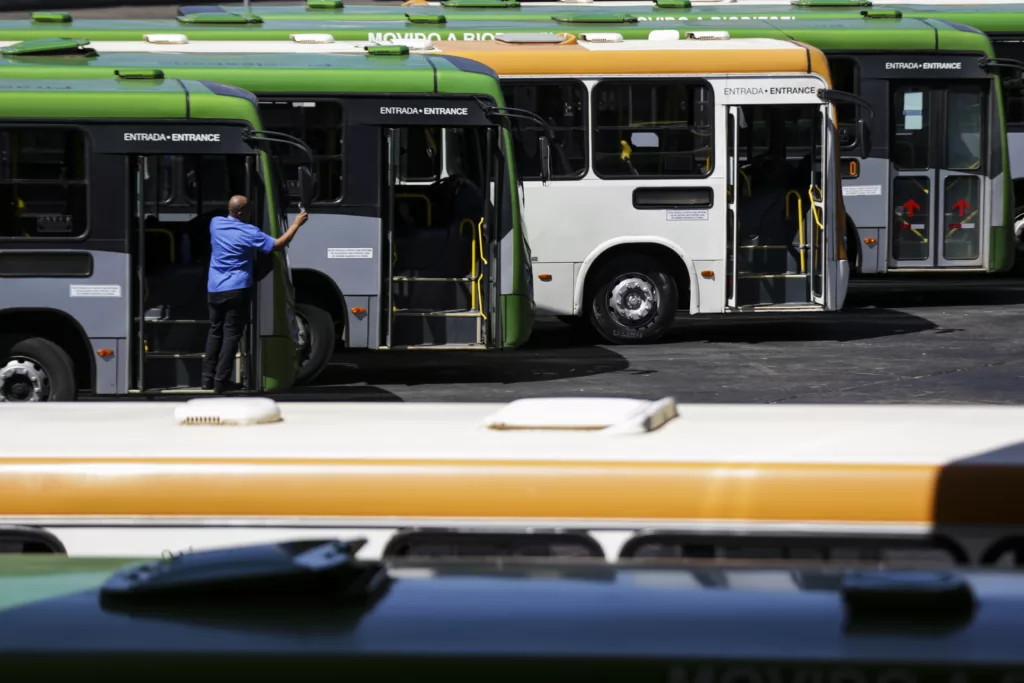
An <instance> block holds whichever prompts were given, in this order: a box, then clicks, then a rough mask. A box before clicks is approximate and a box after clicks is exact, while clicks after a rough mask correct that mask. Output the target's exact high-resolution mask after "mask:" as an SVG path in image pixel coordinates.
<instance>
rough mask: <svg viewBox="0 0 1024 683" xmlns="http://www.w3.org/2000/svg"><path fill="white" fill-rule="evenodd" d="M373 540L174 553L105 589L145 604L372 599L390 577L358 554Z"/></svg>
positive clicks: (109, 595) (113, 599)
mask: <svg viewBox="0 0 1024 683" xmlns="http://www.w3.org/2000/svg"><path fill="white" fill-rule="evenodd" d="M365 544H366V541H364V540H362V539H359V540H351V541H340V540H323V539H322V540H311V541H294V542H289V543H275V544H268V545H255V546H242V547H236V548H226V549H222V550H204V551H197V552H190V553H182V554H178V555H171V556H170V557H167V558H165V559H161V560H157V561H152V562H147V563H143V564H136V565H131V566H128V567H125V568H123V569H121V570H120V571H117V572H115V573H114V574H113V575H112V576H111V577H110V578H109V579H107V581H106V583H104V584H103V586H102V588H101V589H100V599H101V601H103V602H104V603H105V606H115V605H123V606H128V607H130V606H131V605H132V604H138V603H140V602H151V601H153V602H161V601H167V602H169V603H170V604H172V605H174V604H182V605H185V604H188V603H190V602H193V603H199V604H209V603H210V602H214V603H216V602H221V601H223V602H239V603H240V604H249V605H252V604H253V603H260V602H263V601H282V600H283V601H287V602H294V601H295V599H297V598H298V599H301V598H307V599H308V600H309V601H310V602H311V603H313V604H317V603H320V604H325V603H330V602H332V601H336V600H339V599H342V600H345V601H348V600H353V599H361V598H367V597H370V596H371V595H373V594H375V593H376V592H377V591H378V590H379V589H381V588H383V587H384V585H386V583H387V582H388V576H387V570H386V568H385V567H384V566H383V565H382V564H381V563H379V562H364V561H360V560H357V559H356V553H357V552H358V551H359V549H360V548H361V547H363V546H364V545H365Z"/></svg>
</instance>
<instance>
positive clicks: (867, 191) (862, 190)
mask: <svg viewBox="0 0 1024 683" xmlns="http://www.w3.org/2000/svg"><path fill="white" fill-rule="evenodd" d="M843 196H844V197H881V196H882V186H881V185H843Z"/></svg>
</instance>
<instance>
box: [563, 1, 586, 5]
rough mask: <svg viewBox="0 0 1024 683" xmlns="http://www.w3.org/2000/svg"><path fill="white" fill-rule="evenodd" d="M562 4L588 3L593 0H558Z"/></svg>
mask: <svg viewBox="0 0 1024 683" xmlns="http://www.w3.org/2000/svg"><path fill="white" fill-rule="evenodd" d="M558 1H559V2H560V3H562V4H563V5H589V4H591V3H592V2H594V0H558Z"/></svg>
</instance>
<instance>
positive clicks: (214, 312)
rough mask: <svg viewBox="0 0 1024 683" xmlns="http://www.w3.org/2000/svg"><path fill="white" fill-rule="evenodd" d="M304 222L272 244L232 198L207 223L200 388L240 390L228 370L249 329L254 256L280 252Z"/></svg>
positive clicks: (244, 202)
mask: <svg viewBox="0 0 1024 683" xmlns="http://www.w3.org/2000/svg"><path fill="white" fill-rule="evenodd" d="M306 218H307V215H306V212H305V211H303V212H302V213H300V214H299V215H298V216H296V218H295V220H294V221H293V222H292V224H291V225H290V226H289V227H288V230H287V232H285V233H284V234H283V235H281V236H280V237H278V238H277V239H274V238H273V237H271V236H270V235H268V234H266V233H265V232H263V231H262V230H260V229H259V228H257V227H256V226H255V225H250V224H249V222H248V220H249V200H248V199H246V198H245V197H243V196H241V195H235V196H234V197H232V198H231V200H230V201H229V202H228V215H227V216H218V217H216V218H214V219H213V220H212V221H210V242H211V246H212V253H211V255H210V274H209V277H208V279H207V285H206V290H207V303H208V305H209V308H210V334H209V335H208V336H207V338H206V357H205V358H204V359H203V389H213V390H214V391H216V392H217V393H223V392H225V391H236V390H238V389H241V388H242V385H240V384H238V383H237V382H233V381H231V370H232V365H233V364H234V360H235V355H236V354H237V353H238V342H239V339H241V337H242V331H243V330H245V326H246V325H248V324H249V299H250V291H251V289H252V286H253V277H252V266H253V261H255V259H256V251H257V250H259V251H260V252H262V253H264V254H269V253H270V252H272V251H280V250H281V249H284V248H285V247H286V246H288V243H289V242H291V241H292V238H293V237H295V233H296V232H298V230H299V228H300V227H302V224H303V223H305V222H306Z"/></svg>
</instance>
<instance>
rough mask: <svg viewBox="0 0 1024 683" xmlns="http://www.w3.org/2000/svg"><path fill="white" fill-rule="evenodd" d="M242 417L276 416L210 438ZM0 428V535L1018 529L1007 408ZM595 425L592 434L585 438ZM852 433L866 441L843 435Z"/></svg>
mask: <svg viewBox="0 0 1024 683" xmlns="http://www.w3.org/2000/svg"><path fill="white" fill-rule="evenodd" d="M218 401H219V402H218ZM602 401H603V402H602ZM609 401H610V403H607V402H609ZM204 406H208V407H204ZM268 406H269V407H268ZM250 410H252V411H253V412H252V415H254V416H257V417H258V415H259V414H260V412H261V411H264V412H266V411H269V412H268V413H267V414H271V415H272V414H273V413H274V412H275V411H280V415H281V417H282V419H281V421H278V422H271V423H267V424H255V425H250V426H238V425H231V426H225V425H221V426H211V422H214V423H215V422H216V419H220V417H221V416H226V415H229V413H231V412H232V411H242V413H243V414H247V411H250ZM178 411H185V412H184V413H180V412H178ZM203 411H212V412H203ZM673 414H678V417H676V418H674V419H672V417H671V416H672V415H673ZM176 415H177V419H180V420H183V421H185V422H187V421H188V420H193V421H198V422H199V424H187V423H186V424H179V423H178V422H176ZM197 416H198V417H197ZM211 416H212V417H211ZM2 419H3V421H4V422H5V423H7V424H17V425H18V426H19V428H18V429H5V430H4V433H5V438H4V442H3V445H2V447H0V473H2V476H0V522H2V523H9V524H13V523H17V524H27V523H32V524H36V523H38V524H44V523H45V520H52V519H56V518H62V519H67V518H69V517H71V518H75V519H79V518H82V519H94V520H95V519H117V518H127V517H131V516H144V517H146V518H147V519H149V520H154V519H200V518H207V519H209V518H218V519H225V518H231V519H234V518H238V517H244V518H253V519H258V518H269V517H285V518H290V519H298V518H309V517H313V518H321V519H325V520H326V519H332V520H338V519H347V520H356V521H359V520H363V521H365V520H368V519H380V518H381V517H387V518H388V519H389V520H391V521H392V523H396V524H397V523H398V522H396V521H395V520H399V521H401V520H405V521H406V522H408V523H409V525H411V526H416V525H420V524H422V523H424V520H427V521H430V520H432V523H435V524H436V523H438V521H439V520H449V521H450V520H456V521H455V522H449V523H451V524H458V523H460V522H461V523H464V522H467V521H479V520H481V519H487V520H491V521H493V522H494V523H495V524H501V523H506V524H507V523H518V524H520V525H521V524H523V523H527V522H530V520H552V519H554V520H558V523H559V524H560V525H561V526H562V527H565V528H574V527H579V526H580V525H581V523H582V522H586V523H587V524H588V526H592V525H595V524H596V525H597V526H599V527H601V528H605V529H616V528H637V527H638V526H639V527H644V526H660V527H662V528H664V527H666V526H670V525H671V524H673V523H690V524H693V523H699V524H702V525H704V527H705V528H710V526H709V525H712V526H713V525H714V524H718V525H724V526H729V525H740V526H743V525H746V527H745V528H757V527H758V526H759V525H760V526H764V525H766V524H775V525H780V527H784V528H788V529H789V530H790V531H792V530H793V529H799V530H801V531H805V532H806V531H814V530H826V531H831V532H836V530H841V531H843V532H844V533H846V532H849V533H857V532H864V533H867V532H878V531H879V529H882V530H884V531H885V532H887V533H894V534H899V533H920V532H922V531H924V530H928V529H931V528H933V527H939V528H941V527H942V526H944V525H952V526H956V525H991V526H993V527H998V528H1010V527H1013V528H1018V529H1019V528H1021V527H1024V512H1021V510H1020V509H1019V508H1018V507H1014V506H1008V505H1007V504H1006V501H1007V500H1013V497H1014V496H1015V495H1017V494H1018V493H1019V491H1020V490H1021V489H1022V488H1024V408H1019V407H988V406H950V407H940V406H927V407H913V406H796V405H780V406H749V405H687V404H681V405H679V406H675V403H674V402H673V401H671V400H668V399H666V400H665V401H662V402H642V401H638V402H634V401H628V400H621V399H589V400H588V399H547V400H535V401H520V402H514V403H511V404H508V405H505V406H503V405H500V404H485V403H482V404H454V403H446V404H400V405H393V404H387V405H381V404H358V403H341V404H328V403H308V404H306V403H280V404H277V405H276V406H275V405H274V403H273V402H272V401H269V399H263V400H262V402H259V403H255V404H251V403H245V404H243V403H238V402H237V401H236V402H235V403H231V402H227V403H225V402H224V400H223V399H207V400H206V402H205V403H201V402H190V403H189V404H174V403H162V402H161V403H119V404H118V405H117V406H116V409H113V408H112V407H111V405H109V404H102V403H79V404H41V405H34V404H26V405H11V406H10V407H8V408H6V409H5V410H4V411H3V416H2ZM224 419H228V418H227V417H225V418H224ZM965 424H969V425H971V428H970V429H964V428H963V425H965ZM606 425H611V427H612V433H609V432H608V431H605V430H598V431H593V429H594V428H595V427H603V426H606ZM868 425H870V430H871V433H872V435H873V436H872V442H871V445H870V446H868V447H865V445H864V444H863V443H862V442H859V441H857V440H851V439H850V438H849V435H850V434H851V433H857V430H858V429H859V428H860V427H861V426H864V427H867V426H868ZM615 432H618V433H615ZM40 433H45V434H47V438H46V439H45V440H40V439H38V438H37V435H38V434H40ZM40 491H46V492H47V493H46V495H40V494H39V492H40ZM410 520H412V521H410ZM403 526H404V524H403Z"/></svg>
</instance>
